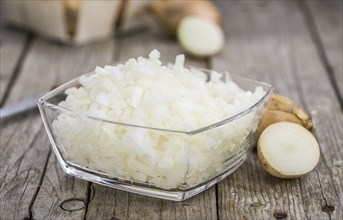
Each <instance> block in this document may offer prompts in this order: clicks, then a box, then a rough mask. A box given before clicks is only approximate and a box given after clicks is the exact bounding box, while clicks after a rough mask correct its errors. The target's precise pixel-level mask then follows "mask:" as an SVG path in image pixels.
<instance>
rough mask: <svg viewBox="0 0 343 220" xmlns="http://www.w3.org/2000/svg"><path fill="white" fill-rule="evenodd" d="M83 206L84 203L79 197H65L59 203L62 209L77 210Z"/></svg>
mask: <svg viewBox="0 0 343 220" xmlns="http://www.w3.org/2000/svg"><path fill="white" fill-rule="evenodd" d="M84 207H85V203H84V202H83V201H82V200H81V199H67V200H65V201H64V202H62V204H61V209H63V210H64V211H77V210H80V209H83V208H84Z"/></svg>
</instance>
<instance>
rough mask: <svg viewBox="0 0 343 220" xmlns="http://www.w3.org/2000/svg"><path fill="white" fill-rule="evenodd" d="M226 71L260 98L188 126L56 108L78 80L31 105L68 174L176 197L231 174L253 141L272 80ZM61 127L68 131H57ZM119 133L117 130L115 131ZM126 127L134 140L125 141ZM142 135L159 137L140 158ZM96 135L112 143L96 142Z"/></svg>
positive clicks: (142, 192)
mask: <svg viewBox="0 0 343 220" xmlns="http://www.w3.org/2000/svg"><path fill="white" fill-rule="evenodd" d="M201 71H204V72H205V73H210V70H204V69H201ZM88 74H94V72H91V73H88ZM230 77H231V79H232V80H233V81H234V82H235V83H236V84H237V85H238V86H239V87H241V88H242V89H244V90H250V91H254V90H255V88H256V87H257V86H260V87H262V88H263V90H264V91H265V94H264V96H263V97H261V98H260V99H259V100H257V101H256V102H255V103H253V105H252V106H251V107H249V108H247V109H245V110H244V111H241V112H239V113H237V114H236V115H233V116H231V117H229V118H225V119H223V120H222V121H219V122H216V123H214V124H211V125H208V126H205V127H201V128H198V129H195V130H192V131H180V130H170V129H165V128H154V127H144V126H139V125H135V124H129V123H125V122H116V121H110V120H106V119H102V118H97V117H94V116H92V115H86V114H84V113H80V112H75V111H72V110H70V109H66V108H63V107H60V106H59V105H58V104H59V103H60V102H61V101H64V100H65V99H66V97H67V96H66V94H65V93H64V91H65V90H66V89H68V88H71V87H79V86H80V84H79V82H78V79H79V78H76V79H73V80H71V81H69V82H67V83H65V84H63V85H61V86H59V87H58V88H56V89H54V90H53V91H51V92H49V93H48V94H46V95H45V96H43V97H42V98H41V99H39V102H38V107H39V110H40V113H41V116H42V119H43V123H44V126H45V128H46V131H47V134H48V136H49V139H50V142H51V144H52V148H53V150H54V152H55V154H56V156H57V159H58V161H59V163H60V165H61V167H62V169H63V170H64V172H66V173H67V174H70V175H72V176H75V177H78V178H81V179H84V180H87V181H91V182H94V183H98V184H101V185H105V186H109V187H113V188H116V189H120V190H125V191H128V192H133V193H138V194H142V195H147V196H152V197H157V198H162V199H168V200H174V201H182V200H185V199H188V198H190V197H192V196H194V195H196V194H198V193H200V192H202V191H204V190H206V189H208V188H209V187H211V186H212V185H214V184H216V183H218V182H219V181H221V180H222V179H224V178H225V177H227V176H228V175H230V174H231V173H232V172H234V171H235V170H236V169H237V168H238V167H239V166H240V165H241V164H242V163H243V162H244V161H245V160H246V159H247V157H248V156H249V154H250V153H251V150H252V147H253V146H254V145H255V144H256V138H257V130H258V126H259V124H260V121H261V119H262V116H263V113H264V111H265V110H266V108H267V104H268V100H269V98H270V95H271V93H272V90H273V89H272V86H271V85H268V84H266V83H263V82H258V81H254V80H250V79H247V78H244V77H240V76H237V75H232V74H230ZM61 123H62V124H61ZM65 127H69V128H68V129H69V130H70V129H72V130H73V131H74V132H72V134H71V133H63V128H65ZM114 131H116V132H114ZM118 131H120V132H122V134H123V136H121V137H120V136H118V135H117V134H118ZM120 132H119V133H120ZM126 133H130V134H133V136H131V137H135V138H134V139H129V140H127V138H125V134H126ZM147 136H149V137H153V139H154V140H158V141H155V142H154V143H150V145H156V146H157V148H158V152H157V153H156V152H152V151H150V152H149V151H148V152H149V153H146V154H147V155H144V157H147V158H146V159H144V160H142V159H141V158H142V157H139V156H137V157H136V155H142V154H144V152H146V151H145V149H146V148H151V146H150V145H149V144H148V145H147V144H146V143H147V142H146V141H144V138H145V137H147ZM103 138H107V140H108V138H109V140H111V141H110V142H103V141H101V140H102V139H103ZM124 140H125V141H124ZM81 143H82V145H83V146H80V145H81ZM71 146H73V147H71ZM75 146H76V147H75ZM123 149H125V150H123ZM151 154H156V155H151Z"/></svg>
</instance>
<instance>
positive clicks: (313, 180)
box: [212, 1, 343, 219]
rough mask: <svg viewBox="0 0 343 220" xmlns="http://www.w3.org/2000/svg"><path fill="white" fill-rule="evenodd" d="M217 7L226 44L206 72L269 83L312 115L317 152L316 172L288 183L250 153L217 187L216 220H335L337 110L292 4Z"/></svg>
mask: <svg viewBox="0 0 343 220" xmlns="http://www.w3.org/2000/svg"><path fill="white" fill-rule="evenodd" d="M217 4H219V5H220V8H221V9H222V10H223V15H224V17H225V18H224V20H225V24H224V25H225V26H224V29H225V33H226V35H227V43H226V45H225V48H224V51H223V52H222V53H221V54H220V55H219V56H217V57H216V58H214V59H213V60H212V66H213V68H214V69H222V70H223V69H228V70H230V71H231V72H233V73H238V74H241V75H245V76H248V77H250V78H255V79H259V80H264V81H267V82H270V83H272V84H273V85H274V86H275V87H276V91H277V92H280V93H283V94H286V95H288V96H290V97H292V98H293V99H295V100H296V101H298V102H299V103H302V104H303V105H304V106H305V107H306V108H307V109H308V110H316V111H317V112H318V115H317V119H318V126H317V129H316V135H317V138H318V141H319V142H320V145H321V150H322V159H321V161H320V163H319V164H318V166H317V168H316V170H315V171H313V172H311V173H310V174H308V175H307V176H304V177H302V178H299V179H295V180H280V179H277V178H274V177H271V176H270V175H268V174H266V172H264V171H263V169H262V167H261V165H260V164H259V162H258V159H257V156H256V153H255V154H253V156H252V157H250V158H249V160H248V161H247V163H245V164H244V165H243V166H242V167H241V168H240V169H239V170H237V171H236V172H235V173H234V174H233V175H231V176H230V177H228V178H227V179H226V180H224V181H223V182H221V183H220V184H218V197H219V198H218V207H219V218H222V219H241V218H248V219H271V218H273V217H276V218H286V217H287V218H290V219H305V218H310V219H330V218H333V219H337V218H340V217H341V216H342V204H341V203H342V192H341V190H342V184H341V183H342V181H343V180H342V156H341V155H343V154H342V149H341V146H342V144H343V143H342V138H343V137H342V126H341V123H342V111H341V109H340V106H339V102H338V100H337V97H336V96H335V94H334V91H333V89H332V86H331V84H330V80H329V78H328V75H327V73H326V71H325V69H324V67H323V65H322V64H321V62H320V59H319V56H318V54H317V51H316V48H315V45H314V42H313V41H312V39H311V36H310V34H309V32H308V31H307V30H308V29H307V28H306V25H305V22H304V17H303V16H302V14H301V13H300V10H299V7H298V5H297V4H296V2H293V1H284V2H280V1H278V2H271V1H258V2H250V1H249V2H247V1H244V2H233V1H230V2H224V1H220V2H217ZM224 11H225V13H224ZM335 164H336V165H335ZM332 207H333V208H332ZM332 209H334V210H333V211H332ZM328 210H329V211H328ZM330 210H331V211H330Z"/></svg>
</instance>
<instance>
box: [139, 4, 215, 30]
mask: <svg viewBox="0 0 343 220" xmlns="http://www.w3.org/2000/svg"><path fill="white" fill-rule="evenodd" d="M145 9H146V11H147V12H148V13H149V14H150V15H152V16H153V17H154V18H155V20H156V21H157V22H158V23H159V24H160V25H161V27H162V28H164V29H165V30H166V31H167V32H168V33H170V34H171V35H173V36H175V35H176V30H177V27H178V25H179V22H180V21H181V19H182V18H183V17H185V16H188V15H195V16H200V17H203V18H207V19H209V20H211V21H214V22H215V23H217V24H219V25H221V24H222V18H221V15H220V12H219V10H218V9H217V7H216V6H215V5H214V4H213V3H212V2H211V1H208V0H202V1H182V0H173V1H171V0H165V1H155V2H153V3H151V4H150V5H148V6H146V8H145Z"/></svg>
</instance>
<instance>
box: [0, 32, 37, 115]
mask: <svg viewBox="0 0 343 220" xmlns="http://www.w3.org/2000/svg"><path fill="white" fill-rule="evenodd" d="M32 42H33V36H32V34H28V36H27V37H26V39H25V43H24V48H23V50H22V52H21V54H20V56H19V59H18V62H17V63H16V66H15V69H14V71H13V73H12V75H11V77H10V80H9V83H8V85H7V87H6V89H5V91H4V95H3V98H2V100H1V102H0V108H1V107H3V106H4V104H5V103H6V101H7V98H8V97H9V94H10V93H11V90H12V87H13V85H14V84H15V82H16V80H17V78H18V76H19V74H20V72H21V69H22V66H23V63H24V62H25V59H26V57H27V55H28V53H29V51H30V48H31V46H32Z"/></svg>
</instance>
